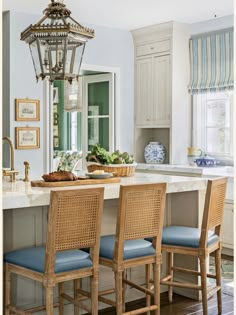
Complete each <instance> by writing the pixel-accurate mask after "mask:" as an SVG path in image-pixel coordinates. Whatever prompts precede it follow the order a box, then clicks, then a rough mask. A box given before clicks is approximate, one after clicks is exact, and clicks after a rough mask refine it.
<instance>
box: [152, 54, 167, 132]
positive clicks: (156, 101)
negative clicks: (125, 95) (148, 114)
mask: <svg viewBox="0 0 236 315" xmlns="http://www.w3.org/2000/svg"><path fill="white" fill-rule="evenodd" d="M170 85H171V78H170V56H169V55H167V56H154V57H153V121H154V122H155V124H156V126H158V127H162V126H163V127H169V126H170V122H171V121H170V120H171V117H170V116H171V115H170V113H171V86H170Z"/></svg>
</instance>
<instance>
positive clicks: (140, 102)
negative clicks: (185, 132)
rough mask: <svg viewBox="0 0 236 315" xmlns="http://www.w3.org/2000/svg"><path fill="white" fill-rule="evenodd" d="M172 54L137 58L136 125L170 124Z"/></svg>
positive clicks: (159, 125) (157, 125) (156, 125)
mask: <svg viewBox="0 0 236 315" xmlns="http://www.w3.org/2000/svg"><path fill="white" fill-rule="evenodd" d="M170 98H171V96H170V56H169V55H167V56H158V55H157V56H156V55H155V56H150V57H142V58H139V59H137V60H136V122H135V123H136V126H140V127H146V126H147V127H169V126H170V102H171V100H170Z"/></svg>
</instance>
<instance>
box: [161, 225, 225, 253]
mask: <svg viewBox="0 0 236 315" xmlns="http://www.w3.org/2000/svg"><path fill="white" fill-rule="evenodd" d="M200 237H201V229H198V228H192V227H186V226H168V227H165V228H163V232H162V244H163V245H175V246H183V247H193V248H198V247H199V242H200ZM218 241H219V237H218V235H216V234H215V233H214V232H213V231H209V233H208V243H207V246H210V245H213V244H214V243H216V242H218Z"/></svg>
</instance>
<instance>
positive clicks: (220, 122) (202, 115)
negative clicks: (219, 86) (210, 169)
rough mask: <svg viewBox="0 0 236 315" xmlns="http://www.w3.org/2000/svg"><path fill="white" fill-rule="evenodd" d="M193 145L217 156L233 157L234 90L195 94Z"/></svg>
mask: <svg viewBox="0 0 236 315" xmlns="http://www.w3.org/2000/svg"><path fill="white" fill-rule="evenodd" d="M193 145H194V146H196V147H199V148H201V149H202V151H203V152H204V153H207V154H209V155H212V156H215V157H230V158H232V157H233V92H232V91H230V92H215V93H206V94H196V95H194V96H193Z"/></svg>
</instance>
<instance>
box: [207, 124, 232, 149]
mask: <svg viewBox="0 0 236 315" xmlns="http://www.w3.org/2000/svg"><path fill="white" fill-rule="evenodd" d="M206 136H207V152H208V153H212V154H229V153H230V129H228V128H217V127H216V128H207V135H206Z"/></svg>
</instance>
